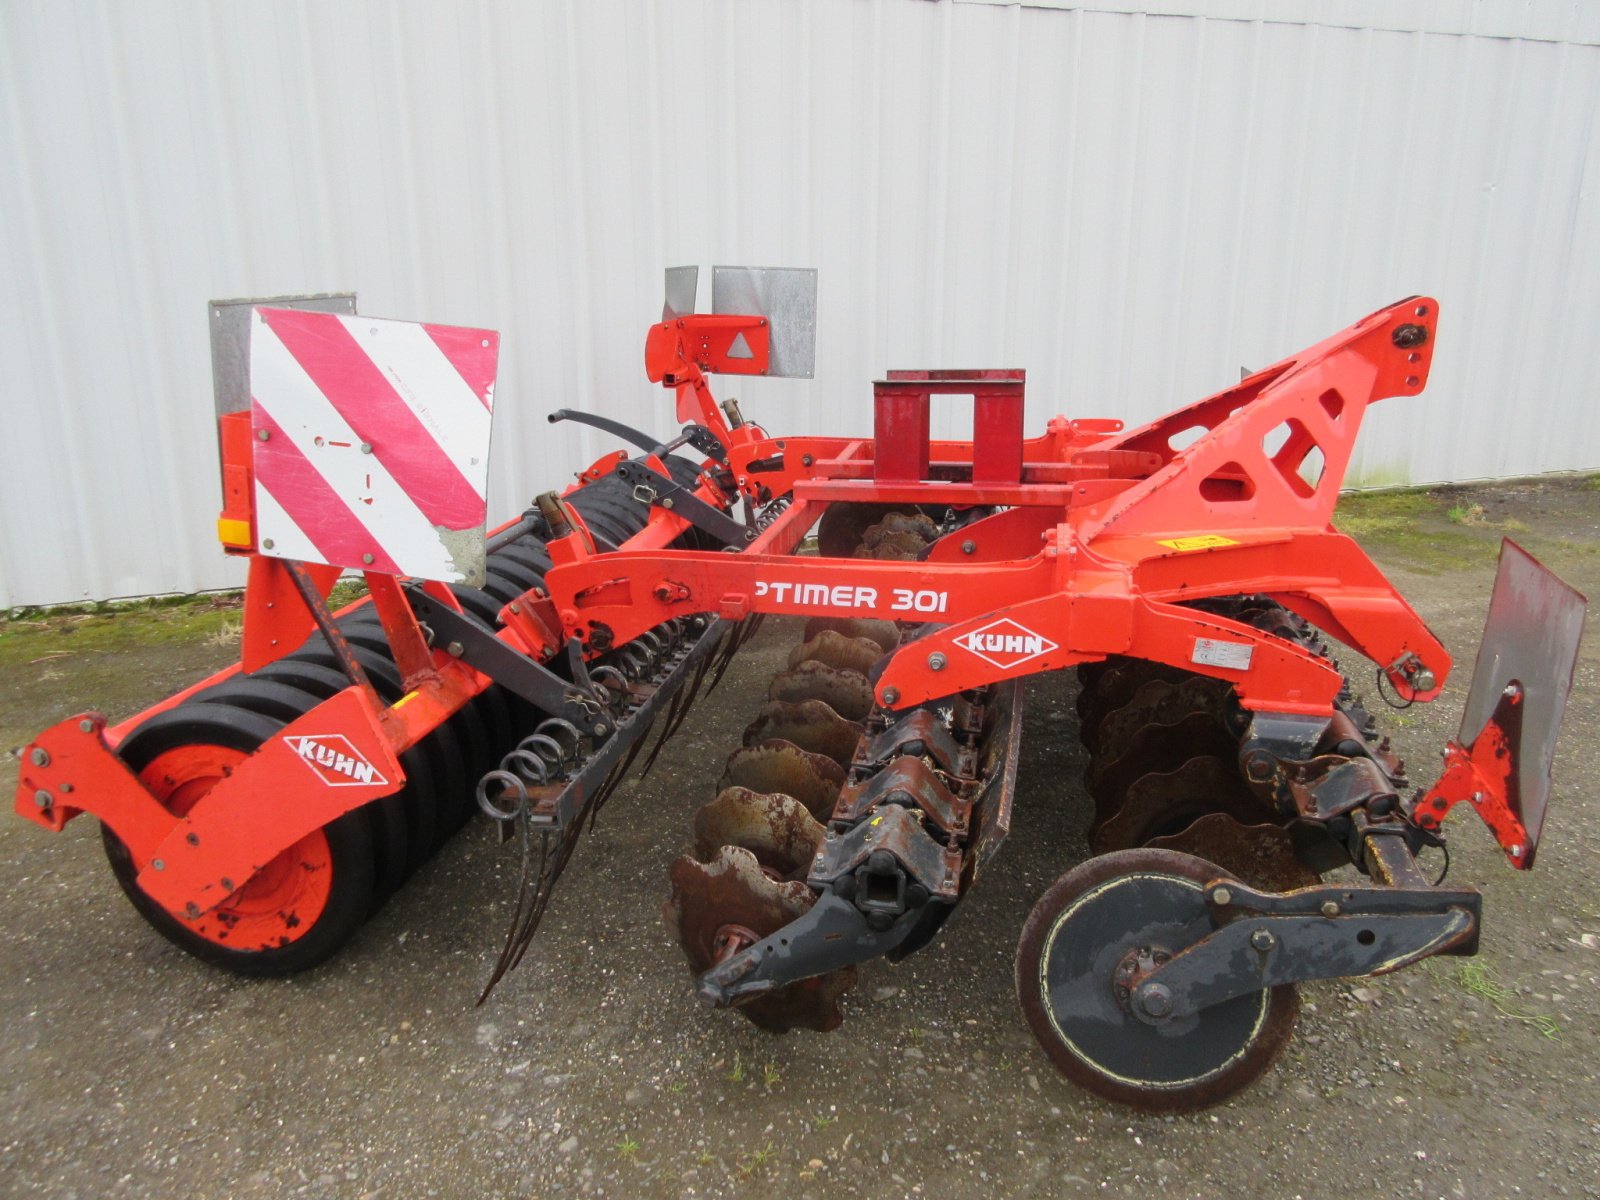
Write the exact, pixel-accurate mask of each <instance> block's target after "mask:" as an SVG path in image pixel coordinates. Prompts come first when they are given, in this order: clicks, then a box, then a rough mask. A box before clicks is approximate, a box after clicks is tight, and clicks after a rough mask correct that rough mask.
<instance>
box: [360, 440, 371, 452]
mask: <svg viewBox="0 0 1600 1200" xmlns="http://www.w3.org/2000/svg"><path fill="white" fill-rule="evenodd" d="M361 453H363V454H371V453H372V443H371V442H362V443H361Z"/></svg>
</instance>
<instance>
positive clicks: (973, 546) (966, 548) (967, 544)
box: [961, 538, 978, 554]
mask: <svg viewBox="0 0 1600 1200" xmlns="http://www.w3.org/2000/svg"><path fill="white" fill-rule="evenodd" d="M977 551H978V543H977V542H975V541H973V540H972V539H971V538H968V539H967V540H966V541H964V542H962V543H961V553H963V554H976V553H977Z"/></svg>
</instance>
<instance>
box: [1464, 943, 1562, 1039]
mask: <svg viewBox="0 0 1600 1200" xmlns="http://www.w3.org/2000/svg"><path fill="white" fill-rule="evenodd" d="M1455 981H1456V983H1457V984H1459V985H1460V986H1461V987H1462V988H1464V989H1466V991H1467V992H1468V994H1470V995H1473V996H1477V997H1478V998H1479V999H1480V1000H1486V1001H1488V1002H1489V1003H1490V1004H1492V1005H1493V1006H1494V1010H1495V1012H1497V1013H1499V1014H1500V1015H1501V1016H1502V1017H1509V1018H1510V1019H1511V1020H1513V1021H1521V1022H1523V1023H1524V1024H1525V1025H1531V1026H1533V1028H1534V1029H1535V1030H1537V1031H1538V1033H1539V1036H1540V1037H1544V1038H1549V1039H1550V1040H1551V1041H1555V1042H1558V1041H1560V1040H1561V1026H1560V1025H1559V1024H1557V1023H1556V1019H1555V1018H1554V1017H1551V1016H1548V1015H1546V1014H1544V1013H1530V1012H1527V1011H1525V1010H1524V1009H1521V1008H1519V1007H1517V1006H1516V1005H1515V1004H1514V1003H1513V1002H1514V1001H1515V1000H1516V993H1515V992H1513V991H1512V990H1511V989H1510V988H1508V987H1506V986H1505V985H1504V984H1502V983H1500V982H1499V981H1498V980H1496V979H1495V978H1494V976H1493V975H1492V974H1491V973H1490V971H1489V964H1488V963H1486V962H1484V961H1483V960H1482V959H1476V958H1464V959H1462V960H1461V961H1460V962H1458V963H1457V964H1456V979H1455Z"/></svg>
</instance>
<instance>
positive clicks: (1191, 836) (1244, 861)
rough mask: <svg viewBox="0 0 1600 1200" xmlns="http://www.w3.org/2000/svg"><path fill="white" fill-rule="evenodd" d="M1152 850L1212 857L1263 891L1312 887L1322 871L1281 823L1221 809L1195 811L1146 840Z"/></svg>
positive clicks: (1230, 871) (1286, 890)
mask: <svg viewBox="0 0 1600 1200" xmlns="http://www.w3.org/2000/svg"><path fill="white" fill-rule="evenodd" d="M1148 844H1149V845H1150V847H1151V848H1152V849H1156V850H1178V851H1181V852H1183V853H1184V854H1192V855H1194V856H1195V857H1196V858H1203V859H1205V860H1206V861H1208V862H1214V863H1216V864H1217V866H1219V867H1221V868H1222V869H1223V870H1224V871H1226V872H1227V873H1228V874H1230V875H1232V876H1234V877H1236V878H1238V879H1242V880H1244V881H1245V882H1246V883H1248V884H1249V885H1250V886H1251V887H1253V888H1260V889H1261V890H1262V891H1266V892H1292V891H1294V890H1295V889H1296V888H1304V887H1315V886H1316V885H1317V884H1318V883H1320V882H1321V879H1322V877H1321V876H1320V875H1318V874H1317V873H1316V872H1315V871H1313V870H1312V869H1311V868H1310V867H1308V866H1306V864H1305V863H1303V862H1301V861H1300V858H1299V856H1298V855H1296V854H1295V852H1294V839H1293V838H1292V837H1290V836H1289V831H1288V830H1287V829H1285V828H1283V826H1281V825H1271V824H1263V825H1246V824H1244V823H1242V822H1240V821H1238V820H1236V819H1235V818H1234V817H1232V816H1230V815H1228V814H1227V813H1220V812H1214V813H1209V814H1207V815H1206V816H1203V817H1201V818H1200V819H1199V820H1198V821H1195V822H1194V823H1193V824H1191V825H1190V826H1189V827H1188V828H1187V829H1184V830H1183V831H1181V832H1179V833H1173V834H1168V835H1167V836H1166V837H1158V838H1155V839H1153V840H1152V841H1151V842H1149V843H1148Z"/></svg>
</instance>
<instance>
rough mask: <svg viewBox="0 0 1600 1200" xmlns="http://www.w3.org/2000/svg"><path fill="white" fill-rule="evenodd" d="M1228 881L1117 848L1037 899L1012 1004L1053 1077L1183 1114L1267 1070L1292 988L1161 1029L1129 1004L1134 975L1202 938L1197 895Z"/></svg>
mask: <svg viewBox="0 0 1600 1200" xmlns="http://www.w3.org/2000/svg"><path fill="white" fill-rule="evenodd" d="M1232 878H1233V877H1232V876H1231V875H1229V874H1228V873H1227V872H1226V871H1224V870H1223V869H1222V868H1221V867H1218V866H1216V865H1215V864H1212V863H1208V862H1206V861H1205V860H1204V859H1200V858H1195V857H1194V856H1193V855H1189V854H1180V853H1178V852H1176V851H1173V850H1153V849H1138V850H1122V851H1118V852H1117V853H1114V854H1105V855H1101V856H1100V857H1098V858H1092V859H1090V860H1088V861H1087V862H1085V863H1081V864H1080V865H1078V866H1077V867H1074V868H1073V869H1072V870H1070V871H1068V872H1067V873H1066V874H1065V875H1063V876H1062V877H1061V878H1060V879H1058V880H1057V881H1056V882H1055V884H1054V885H1052V886H1051V887H1050V889H1049V890H1048V891H1046V892H1045V894H1044V895H1043V896H1042V897H1040V899H1039V902H1038V903H1037V904H1036V905H1034V908H1033V911H1032V912H1031V913H1029V914H1028V920H1027V922H1026V923H1025V924H1024V926H1023V929H1022V939H1021V942H1020V944H1019V945H1018V948H1017V996H1018V999H1019V1000H1020V1002H1021V1005H1022V1014H1023V1017H1024V1018H1025V1019H1026V1020H1027V1023H1028V1027H1029V1028H1030V1029H1031V1030H1032V1031H1033V1035H1034V1037H1036V1038H1037V1039H1038V1040H1039V1044H1040V1045H1041V1046H1042V1047H1043V1048H1044V1052H1045V1053H1046V1054H1047V1055H1049V1057H1050V1060H1051V1061H1052V1062H1053V1063H1055V1065H1056V1067H1057V1068H1058V1069H1059V1070H1060V1071H1061V1073H1062V1074H1063V1075H1065V1076H1066V1077H1067V1078H1068V1079H1070V1080H1072V1081H1073V1082H1074V1083H1076V1084H1078V1085H1079V1086H1080V1087H1083V1088H1086V1089H1087V1090H1089V1091H1091V1092H1094V1093H1095V1094H1096V1095H1099V1096H1102V1097H1104V1098H1106V1099H1108V1100H1114V1101H1117V1102H1119V1103H1122V1104H1127V1105H1131V1106H1132V1107H1134V1108H1137V1109H1141V1110H1143V1111H1145V1112H1187V1111H1192V1110H1194V1109H1198V1108H1205V1107H1207V1106H1209V1105H1212V1104H1216V1103H1218V1102H1219V1101H1222V1100H1225V1099H1226V1098H1227V1097H1229V1096H1231V1095H1233V1094H1234V1093H1236V1092H1238V1091H1240V1090H1241V1089H1242V1088H1244V1087H1246V1086H1247V1085H1249V1084H1250V1083H1252V1082H1254V1081H1255V1080H1256V1079H1257V1078H1259V1077H1260V1076H1261V1074H1262V1073H1263V1072H1264V1071H1266V1069H1267V1068H1268V1067H1269V1066H1271V1065H1272V1061H1273V1059H1274V1058H1276V1057H1277V1055H1278V1052H1279V1051H1280V1050H1282V1049H1283V1047H1284V1045H1285V1044H1286V1043H1287V1042H1288V1040H1289V1036H1290V1034H1291V1033H1292V1032H1293V1030H1294V1021H1295V1016H1296V1014H1297V1012H1298V1010H1299V1000H1298V996H1297V994H1296V991H1295V987H1294V985H1293V984H1282V985H1279V986H1277V987H1272V988H1265V989H1263V990H1261V991H1259V992H1251V993H1249V994H1247V995H1243V996H1237V997H1235V998H1233V999H1231V1000H1225V1001H1223V1002H1222V1003H1221V1004H1216V1005H1212V1006H1211V1007H1209V1008H1204V1009H1201V1010H1200V1011H1199V1012H1197V1013H1191V1014H1188V1015H1187V1016H1181V1017H1174V1018H1171V1019H1169V1020H1167V1021H1165V1022H1159V1023H1147V1022H1146V1021H1143V1020H1140V1019H1139V1018H1137V1017H1136V1016H1134V1015H1133V1013H1132V1011H1131V1010H1130V1008H1129V1006H1128V1002H1127V996H1128V995H1129V993H1130V992H1131V990H1132V988H1133V987H1134V986H1135V985H1136V984H1137V982H1138V979H1139V978H1140V977H1141V975H1142V974H1145V973H1148V971H1150V970H1152V969H1154V967H1155V966H1157V965H1159V964H1160V963H1161V962H1163V961H1165V960H1166V958H1168V957H1171V956H1173V955H1176V954H1178V953H1180V952H1181V951H1183V950H1184V949H1186V948H1187V947H1189V946H1192V945H1193V944H1194V943H1196V942H1198V941H1199V940H1200V939H1201V938H1203V937H1205V936H1206V935H1207V934H1208V933H1210V932H1211V931H1212V929H1213V925H1212V921H1211V914H1210V910H1209V908H1208V906H1207V903H1206V887H1207V885H1208V884H1211V883H1215V882H1217V881H1218V880H1222V879H1232Z"/></svg>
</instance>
